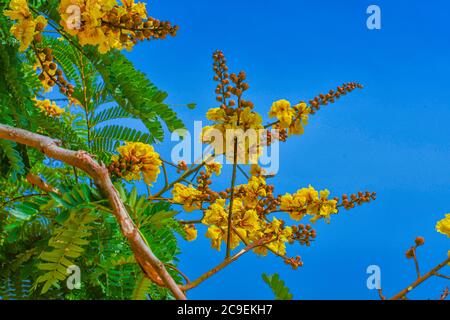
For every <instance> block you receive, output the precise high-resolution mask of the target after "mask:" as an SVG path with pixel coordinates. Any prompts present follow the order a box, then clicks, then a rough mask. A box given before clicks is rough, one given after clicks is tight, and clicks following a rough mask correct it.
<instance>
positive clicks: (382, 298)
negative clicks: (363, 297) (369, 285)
mask: <svg viewBox="0 0 450 320" xmlns="http://www.w3.org/2000/svg"><path fill="white" fill-rule="evenodd" d="M378 295H379V296H380V299H381V300H386V296H385V295H384V294H383V290H382V289H381V288H380V289H378Z"/></svg>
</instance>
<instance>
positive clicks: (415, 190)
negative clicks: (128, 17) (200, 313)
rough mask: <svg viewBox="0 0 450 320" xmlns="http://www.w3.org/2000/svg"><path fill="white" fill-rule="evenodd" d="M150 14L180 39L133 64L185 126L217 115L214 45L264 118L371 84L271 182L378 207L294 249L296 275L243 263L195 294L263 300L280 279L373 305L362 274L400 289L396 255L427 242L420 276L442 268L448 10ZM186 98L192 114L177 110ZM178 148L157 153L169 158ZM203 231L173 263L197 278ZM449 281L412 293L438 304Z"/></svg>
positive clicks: (254, 8)
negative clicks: (269, 282) (373, 17)
mask: <svg viewBox="0 0 450 320" xmlns="http://www.w3.org/2000/svg"><path fill="white" fill-rule="evenodd" d="M343 3H345V4H343ZM370 4H377V5H379V6H380V7H381V10H382V29H381V30H368V29H367V28H366V18H367V14H366V8H367V7H368V5H370ZM149 11H150V12H151V13H152V14H153V15H154V16H155V17H158V18H161V19H169V20H171V21H173V22H174V23H176V24H178V25H180V31H179V34H178V36H177V37H176V38H173V39H169V40H166V41H160V42H151V43H144V44H140V45H138V46H136V47H135V49H134V50H133V52H132V53H130V54H128V56H129V57H130V58H131V59H132V60H133V62H135V64H136V65H137V67H138V68H139V69H140V70H142V71H144V72H145V73H146V74H147V75H148V77H149V78H150V79H151V80H152V81H153V82H154V83H155V84H156V85H157V86H158V87H159V88H161V89H163V90H165V91H167V92H169V98H168V102H169V103H170V104H173V105H174V108H175V109H176V110H177V112H178V113H179V115H180V116H181V117H182V118H183V120H184V121H185V123H186V124H187V126H191V125H192V122H193V121H194V120H202V119H204V114H205V112H206V110H207V109H209V108H211V107H216V106H217V104H216V102H215V95H214V87H215V84H214V83H213V81H212V76H213V73H212V69H211V55H212V52H213V51H214V50H216V49H220V50H223V51H224V53H225V54H226V56H227V59H228V64H229V66H230V68H231V69H232V70H234V71H239V70H245V71H246V72H247V75H248V82H249V84H250V87H251V88H250V90H249V91H248V94H247V98H248V99H250V100H252V101H253V102H254V103H255V105H256V108H257V110H258V111H259V112H261V113H266V112H267V111H268V109H269V108H270V105H271V103H272V102H273V101H275V100H278V99H282V98H285V99H288V100H291V101H293V102H297V101H299V100H308V99H310V98H312V97H314V96H315V95H317V94H318V93H321V92H327V91H328V90H329V89H332V88H333V89H334V88H335V87H336V86H338V85H340V84H341V83H343V82H349V81H357V82H360V83H362V84H364V85H365V88H364V90H358V91H355V92H353V93H352V94H350V95H347V96H345V97H343V98H342V99H341V100H340V101H338V102H337V103H335V104H333V105H331V106H328V107H325V108H323V109H322V110H321V111H320V112H319V113H318V114H317V115H315V116H314V117H312V118H311V121H310V124H309V125H308V126H307V127H306V130H305V134H304V135H303V136H301V137H296V138H293V139H290V141H289V142H287V143H286V144H282V145H281V157H282V159H281V169H280V171H279V174H278V175H277V178H276V180H274V182H275V184H276V191H277V192H278V193H281V194H284V193H285V192H293V191H295V190H297V189H298V188H300V187H304V186H307V185H308V184H312V185H313V186H314V187H316V188H318V189H321V188H328V189H329V190H330V191H331V192H332V194H333V195H340V194H343V193H351V192H354V191H358V190H366V189H368V190H371V191H376V192H377V194H378V199H377V201H375V202H372V203H370V204H366V205H364V206H362V207H358V208H356V209H354V210H351V211H348V212H347V211H344V212H342V213H341V214H340V215H338V216H334V217H333V219H332V221H331V223H330V224H329V225H327V224H325V223H323V222H319V223H317V225H316V229H317V232H318V238H317V241H316V242H315V243H313V245H312V246H311V247H310V248H305V247H300V246H291V247H289V254H290V255H292V256H295V255H297V254H300V255H301V256H302V258H303V260H304V262H305V266H304V267H303V268H300V269H299V270H297V271H293V270H292V269H290V268H289V267H288V266H286V265H285V264H284V263H283V262H282V261H280V260H279V259H276V258H274V257H267V258H260V257H257V256H255V255H253V254H249V255H246V256H244V257H243V258H241V259H240V260H239V261H238V262H235V263H234V264H232V265H231V266H229V267H228V268H227V269H225V270H223V271H221V272H220V273H219V274H217V275H215V276H213V277H212V278H211V279H209V280H208V281H206V282H204V283H203V284H202V285H201V286H199V287H198V288H196V289H193V290H192V291H190V292H189V297H190V298H193V299H271V298H272V297H273V296H272V294H271V292H270V289H269V288H268V287H266V285H265V284H264V282H263V281H262V279H261V274H262V273H263V272H266V273H274V272H278V273H279V274H280V276H281V278H282V279H284V280H285V281H286V283H287V284H288V286H289V287H290V288H291V291H292V292H293V294H294V297H295V298H296V299H377V297H378V296H377V293H376V292H375V291H370V290H368V289H367V287H366V278H367V274H366V268H367V266H368V265H372V264H375V265H379V266H380V267H381V272H382V274H381V275H382V279H381V282H382V287H383V290H384V292H385V294H386V295H388V296H390V295H392V294H394V293H396V292H397V291H399V290H400V289H402V288H403V287H406V286H407V285H408V284H409V283H410V282H412V281H413V280H414V276H415V271H414V266H413V262H412V261H410V260H406V258H405V256H404V253H405V251H406V249H407V248H408V247H409V246H411V244H412V243H413V242H414V239H415V237H416V236H418V235H421V236H424V237H425V239H426V245H425V246H424V247H422V248H421V249H420V251H419V257H420V262H421V267H422V269H423V270H424V271H426V270H428V269H430V268H431V267H433V266H434V265H435V264H437V263H438V262H440V261H441V260H444V259H445V256H446V254H447V251H448V249H449V248H450V239H447V238H445V236H443V235H441V234H438V233H436V231H435V224H436V221H438V220H440V219H442V218H443V217H444V214H445V213H447V212H450V188H449V186H450V166H449V163H450V145H449V140H448V139H449V137H450V126H448V119H449V118H450V105H449V104H450V102H449V101H450V88H449V74H450V60H449V56H450V37H449V36H450V27H449V26H448V21H449V20H448V18H449V14H450V3H449V2H448V1H445V0H435V1H433V2H427V3H426V2H423V1H405V0H398V1H392V0H391V1H379V0H377V1H371V2H369V1H362V0H348V1H345V2H342V1H339V2H338V1H331V0H320V1H319V0H318V1H302V0H279V1H264V0H240V1H235V0H229V1H226V2H225V1H210V0H192V1H185V0H172V1H163V0H154V1H151V3H150V4H149ZM189 102H196V103H197V104H198V107H197V108H196V109H195V110H194V111H192V110H189V109H187V108H185V107H180V106H179V105H180V104H185V103H189ZM173 145H174V143H171V142H170V141H166V142H164V143H163V144H161V145H158V146H156V148H157V150H158V151H160V152H161V153H162V154H163V155H166V156H167V155H169V154H170V153H169V152H170V149H171V147H173ZM228 173H229V171H227V170H225V172H224V174H228ZM223 183H224V181H222V182H219V183H218V184H217V186H222V185H223ZM226 184H228V182H227V183H226ZM204 232H205V229H200V231H199V239H198V240H197V241H195V242H193V243H186V242H183V243H182V245H181V246H182V251H183V253H182V255H181V263H180V267H181V269H182V270H183V271H184V272H185V273H186V274H187V275H188V276H189V277H191V278H196V277H197V276H199V275H200V274H202V273H203V272H205V271H207V270H209V269H210V268H211V267H213V266H214V265H216V264H217V263H219V262H220V261H221V259H223V255H224V253H223V252H220V253H218V252H216V251H214V250H213V249H211V248H210V244H209V241H208V239H206V238H204ZM445 285H448V283H445V280H442V279H440V280H439V279H436V280H431V281H429V282H427V283H426V284H424V285H422V286H421V287H419V288H418V289H417V291H415V292H414V293H413V294H411V295H410V297H411V298H424V299H427V298H431V299H435V298H437V297H438V296H439V295H440V293H441V291H442V289H443V288H444V287H445Z"/></svg>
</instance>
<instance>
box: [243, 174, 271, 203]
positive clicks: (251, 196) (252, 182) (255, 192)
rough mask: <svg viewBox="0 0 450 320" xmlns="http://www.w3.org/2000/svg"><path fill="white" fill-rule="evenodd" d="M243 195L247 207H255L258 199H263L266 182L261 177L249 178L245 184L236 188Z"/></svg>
mask: <svg viewBox="0 0 450 320" xmlns="http://www.w3.org/2000/svg"><path fill="white" fill-rule="evenodd" d="M237 188H238V189H239V190H240V191H241V192H242V194H243V201H244V203H245V205H246V206H248V207H255V206H256V204H257V203H258V201H259V197H265V196H266V195H267V192H266V181H265V179H264V178H263V177H261V176H259V177H257V176H251V177H250V179H249V180H248V183H247V184H243V185H240V186H238V187H237Z"/></svg>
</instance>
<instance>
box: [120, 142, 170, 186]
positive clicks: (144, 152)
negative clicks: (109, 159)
mask: <svg viewBox="0 0 450 320" xmlns="http://www.w3.org/2000/svg"><path fill="white" fill-rule="evenodd" d="M117 152H119V154H120V157H119V158H117V157H116V158H115V159H114V160H116V161H119V162H121V163H123V164H124V166H125V167H126V169H125V172H124V173H123V177H124V179H125V180H128V181H130V180H140V179H141V174H142V176H143V178H144V182H145V183H146V184H148V185H151V184H152V183H153V182H155V181H156V179H157V177H158V175H159V173H160V171H161V170H160V167H161V165H162V162H161V159H160V158H159V154H158V153H157V152H155V151H154V149H153V147H152V146H151V145H148V144H145V143H142V142H126V143H125V145H123V146H121V147H119V148H117ZM114 160H113V161H114Z"/></svg>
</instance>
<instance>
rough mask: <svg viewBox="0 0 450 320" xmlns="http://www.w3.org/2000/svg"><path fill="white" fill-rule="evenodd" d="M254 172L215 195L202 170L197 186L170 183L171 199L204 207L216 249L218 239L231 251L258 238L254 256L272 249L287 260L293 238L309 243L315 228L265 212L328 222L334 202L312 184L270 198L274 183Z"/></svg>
mask: <svg viewBox="0 0 450 320" xmlns="http://www.w3.org/2000/svg"><path fill="white" fill-rule="evenodd" d="M254 171H255V175H252V176H251V177H249V179H248V181H247V183H245V184H240V185H236V186H234V188H233V189H231V188H228V189H226V190H225V191H221V192H219V193H216V192H214V191H213V190H211V189H210V185H211V183H212V182H211V180H210V177H211V175H212V171H209V172H203V171H202V172H200V175H199V177H197V185H193V184H189V185H184V184H182V183H176V184H175V185H174V187H173V190H172V194H173V199H172V200H173V203H177V204H181V205H183V208H184V210H185V211H187V212H191V211H194V210H201V211H203V218H202V219H201V223H203V224H205V225H206V226H208V230H207V232H206V237H207V238H209V239H210V240H211V245H212V247H213V248H215V249H217V250H220V248H221V246H222V242H223V243H225V244H228V242H229V247H230V248H231V249H235V248H236V247H237V246H239V245H240V244H241V243H244V244H245V245H248V244H249V243H254V242H257V241H259V240H263V244H262V245H259V246H256V247H255V248H254V249H253V251H254V252H255V253H256V254H259V255H266V254H267V253H268V252H269V251H271V252H273V253H275V254H276V255H279V256H282V257H283V258H284V259H288V260H289V258H287V257H285V254H286V245H287V244H292V243H294V242H298V243H299V244H300V245H306V246H309V245H310V244H311V241H312V240H313V239H315V238H316V231H315V230H314V229H312V227H311V226H310V225H306V226H305V225H303V224H300V225H298V226H295V225H294V226H288V225H286V223H285V221H284V220H283V219H281V218H278V217H275V216H274V217H270V215H271V214H274V213H276V212H286V213H288V214H289V216H290V217H291V218H292V219H293V220H297V221H298V220H302V219H303V218H304V217H305V216H306V215H310V216H312V218H311V221H312V222H315V221H317V220H319V219H325V220H326V221H329V219H330V215H331V214H335V213H337V212H338V201H337V199H329V192H328V190H322V191H320V192H318V191H316V190H315V189H314V188H313V187H311V186H309V187H308V188H303V189H300V190H298V191H297V192H296V193H295V194H285V195H284V196H275V195H274V194H273V191H274V187H273V186H272V185H268V184H267V183H266V180H265V178H264V176H262V175H261V174H260V171H259V170H254ZM358 199H359V198H358ZM204 204H206V206H204ZM230 206H231V207H232V208H231V209H230ZM229 219H231V221H229ZM186 228H187V230H189V231H191V230H190V229H189V228H188V227H186ZM291 260H292V259H291ZM289 261H290V260H289ZM289 264H291V265H292V266H293V267H298V266H299V265H301V262H300V261H299V260H296V259H293V260H292V261H290V263H289Z"/></svg>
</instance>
